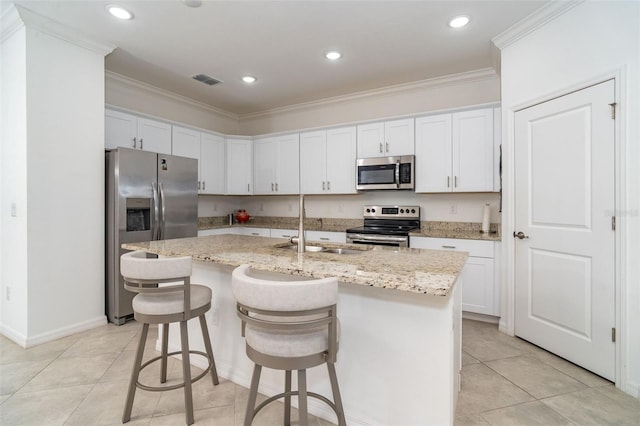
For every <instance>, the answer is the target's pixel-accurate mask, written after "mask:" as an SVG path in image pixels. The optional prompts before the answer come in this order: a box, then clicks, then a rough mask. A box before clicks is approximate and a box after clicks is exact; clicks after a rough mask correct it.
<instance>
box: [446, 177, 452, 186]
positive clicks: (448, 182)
mask: <svg viewBox="0 0 640 426" xmlns="http://www.w3.org/2000/svg"><path fill="white" fill-rule="evenodd" d="M447 188H451V176H447Z"/></svg>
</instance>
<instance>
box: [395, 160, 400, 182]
mask: <svg viewBox="0 0 640 426" xmlns="http://www.w3.org/2000/svg"><path fill="white" fill-rule="evenodd" d="M396 186H397V187H398V188H400V160H396Z"/></svg>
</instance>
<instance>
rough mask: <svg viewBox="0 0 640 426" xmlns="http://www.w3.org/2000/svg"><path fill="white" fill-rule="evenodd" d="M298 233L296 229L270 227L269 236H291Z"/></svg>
mask: <svg viewBox="0 0 640 426" xmlns="http://www.w3.org/2000/svg"><path fill="white" fill-rule="evenodd" d="M296 235H298V230H297V229H273V228H272V229H271V238H287V239H288V238H291V237H295V236H296Z"/></svg>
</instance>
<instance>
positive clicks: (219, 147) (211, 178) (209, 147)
mask: <svg viewBox="0 0 640 426" xmlns="http://www.w3.org/2000/svg"><path fill="white" fill-rule="evenodd" d="M172 138H173V149H172V151H173V155H179V156H181V157H188V158H195V159H196V160H198V193H199V194H224V163H225V157H224V139H223V138H222V137H220V136H216V135H212V134H210V133H204V132H199V131H197V130H193V129H188V128H186V127H179V126H173V130H172Z"/></svg>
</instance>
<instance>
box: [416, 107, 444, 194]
mask: <svg viewBox="0 0 640 426" xmlns="http://www.w3.org/2000/svg"><path fill="white" fill-rule="evenodd" d="M451 167H452V161H451V114H440V115H432V116H428V117H420V118H417V119H416V165H415V170H416V192H451V189H452V186H453V182H452V173H451V171H452V170H451Z"/></svg>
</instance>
